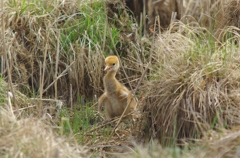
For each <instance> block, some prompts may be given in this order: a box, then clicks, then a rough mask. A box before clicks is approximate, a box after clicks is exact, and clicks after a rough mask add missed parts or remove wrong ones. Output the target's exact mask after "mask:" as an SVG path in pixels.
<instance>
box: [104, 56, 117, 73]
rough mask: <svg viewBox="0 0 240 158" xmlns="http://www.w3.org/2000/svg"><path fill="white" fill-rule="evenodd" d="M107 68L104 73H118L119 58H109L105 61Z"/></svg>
mask: <svg viewBox="0 0 240 158" xmlns="http://www.w3.org/2000/svg"><path fill="white" fill-rule="evenodd" d="M105 63H106V67H105V69H104V71H117V70H118V68H119V60H118V57H117V56H108V57H107V58H106V59H105Z"/></svg>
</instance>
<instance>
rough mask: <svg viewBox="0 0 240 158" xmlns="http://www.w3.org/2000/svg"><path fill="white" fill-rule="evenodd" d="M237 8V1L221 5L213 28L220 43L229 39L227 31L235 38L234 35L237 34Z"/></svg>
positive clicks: (239, 10)
mask: <svg viewBox="0 0 240 158" xmlns="http://www.w3.org/2000/svg"><path fill="white" fill-rule="evenodd" d="M239 6H240V1H239V0H233V1H227V2H225V3H223V4H222V5H221V7H220V10H219V12H218V14H217V16H216V24H217V25H216V28H215V29H216V31H215V36H216V37H218V39H219V40H220V41H225V40H226V39H228V38H229V30H232V31H230V32H232V33H233V34H232V35H235V36H236V34H239V27H240V20H239V18H238V16H239V14H240V9H239ZM226 30H227V31H226ZM235 32H236V34H235ZM236 41H237V40H236Z"/></svg>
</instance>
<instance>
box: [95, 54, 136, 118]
mask: <svg viewBox="0 0 240 158" xmlns="http://www.w3.org/2000/svg"><path fill="white" fill-rule="evenodd" d="M105 62H106V68H105V70H106V71H107V74H106V75H105V76H104V78H103V83H104V89H105V92H104V94H103V95H102V96H101V97H100V98H99V110H100V111H101V107H102V106H103V105H104V106H105V110H106V113H107V117H108V118H110V119H111V118H114V117H117V116H121V115H122V113H123V111H124V110H125V108H126V107H127V105H128V104H129V106H128V109H127V110H126V113H125V114H128V113H130V112H132V111H133V110H135V108H136V100H135V98H133V96H132V93H131V91H129V90H128V89H127V88H126V87H125V86H123V85H122V84H121V83H120V82H119V81H118V80H117V79H116V78H115V76H116V73H117V70H118V68H119V61H118V58H117V57H116V56H109V57H107V58H106V60H105ZM128 117H130V116H128Z"/></svg>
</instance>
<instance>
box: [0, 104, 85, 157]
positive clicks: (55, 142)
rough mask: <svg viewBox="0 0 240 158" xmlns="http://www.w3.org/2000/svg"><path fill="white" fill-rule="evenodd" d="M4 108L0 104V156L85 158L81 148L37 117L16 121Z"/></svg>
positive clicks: (8, 110)
mask: <svg viewBox="0 0 240 158" xmlns="http://www.w3.org/2000/svg"><path fill="white" fill-rule="evenodd" d="M8 107H9V105H5V107H3V105H1V107H0V139H1V142H0V153H1V154H0V155H1V157H39V158H40V157H69V158H70V157H86V153H87V150H86V149H85V148H84V147H81V146H79V145H78V144H76V143H74V141H72V142H71V141H70V139H69V138H68V139H65V138H63V137H60V136H56V135H55V134H54V132H53V130H52V129H51V127H49V126H48V125H46V124H44V123H43V122H42V121H41V120H39V119H36V118H31V117H30V118H27V119H19V120H17V119H16V118H15V117H14V116H13V115H12V113H11V111H10V109H8Z"/></svg>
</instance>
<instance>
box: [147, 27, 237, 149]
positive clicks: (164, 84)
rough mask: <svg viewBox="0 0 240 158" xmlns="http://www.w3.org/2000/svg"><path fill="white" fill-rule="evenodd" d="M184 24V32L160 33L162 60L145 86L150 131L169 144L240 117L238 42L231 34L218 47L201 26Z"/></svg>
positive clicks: (158, 53)
mask: <svg viewBox="0 0 240 158" xmlns="http://www.w3.org/2000/svg"><path fill="white" fill-rule="evenodd" d="M182 28H183V30H184V31H183V32H184V35H182V34H181V33H174V34H170V33H168V32H166V33H164V34H162V35H159V36H158V38H157V48H158V49H156V51H154V52H153V57H154V59H155V61H156V62H155V64H154V65H153V68H152V69H151V74H150V75H151V78H150V80H149V82H148V83H147V84H146V85H145V86H143V88H144V89H143V90H144V91H145V92H146V94H145V98H144V99H143V106H144V107H143V108H144V110H145V120H147V123H146V126H145V128H146V129H148V130H145V134H146V135H147V136H149V137H151V138H156V139H158V140H159V141H160V142H161V144H162V145H163V146H165V145H167V146H169V145H170V146H171V145H176V144H179V143H180V144H181V140H182V139H184V140H185V141H188V140H193V139H196V138H200V137H201V136H202V134H203V132H205V131H207V130H210V129H219V128H231V127H233V126H234V125H238V124H239V123H240V122H239V117H238V115H237V113H239V110H240V109H239V101H238V99H237V98H238V97H237V96H238V95H239V93H240V91H239V83H238V82H239V80H240V76H239V75H238V74H239V73H238V71H239V62H238V60H239V49H238V47H237V46H236V45H235V43H234V42H231V40H228V41H227V42H226V43H224V45H222V46H221V47H218V46H217V45H215V42H214V37H213V36H212V35H211V34H210V33H206V30H205V29H203V28H201V27H194V28H189V27H188V26H186V25H182ZM180 30H181V29H180Z"/></svg>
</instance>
